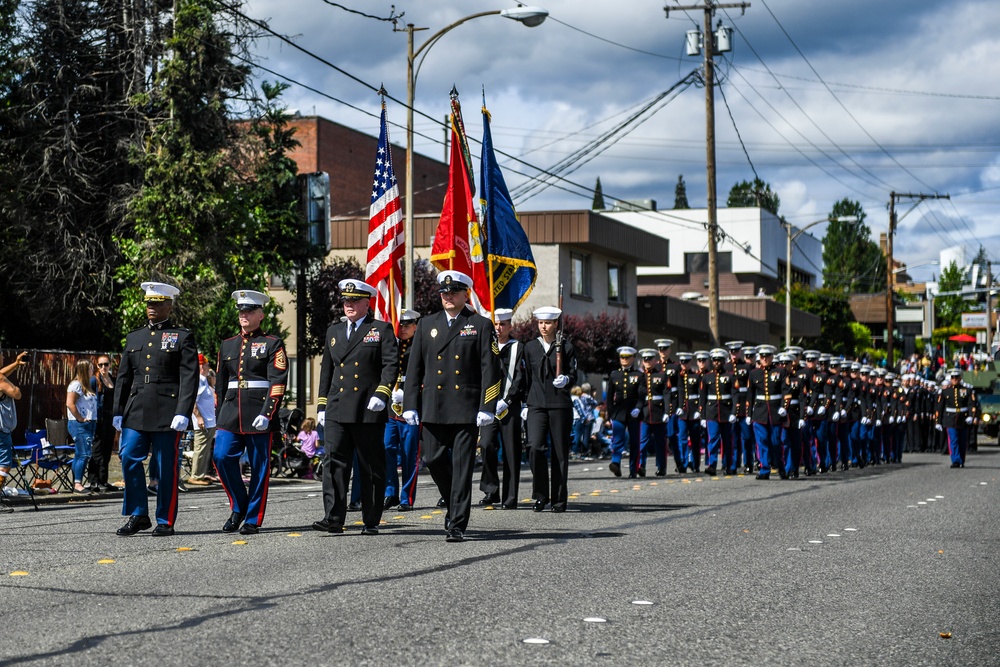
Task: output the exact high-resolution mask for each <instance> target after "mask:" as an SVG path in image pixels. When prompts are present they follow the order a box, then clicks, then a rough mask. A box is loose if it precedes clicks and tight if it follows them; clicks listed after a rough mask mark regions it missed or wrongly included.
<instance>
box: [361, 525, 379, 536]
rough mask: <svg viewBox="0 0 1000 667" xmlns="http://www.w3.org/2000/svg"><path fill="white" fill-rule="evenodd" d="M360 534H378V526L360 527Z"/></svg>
mask: <svg viewBox="0 0 1000 667" xmlns="http://www.w3.org/2000/svg"><path fill="white" fill-rule="evenodd" d="M361 534H362V535H378V526H365V527H364V528H362V529H361Z"/></svg>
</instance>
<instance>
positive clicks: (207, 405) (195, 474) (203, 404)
mask: <svg viewBox="0 0 1000 667" xmlns="http://www.w3.org/2000/svg"><path fill="white" fill-rule="evenodd" d="M198 369H199V372H200V374H199V376H198V394H197V396H195V399H194V413H193V414H192V417H193V420H192V423H193V425H194V451H193V453H192V454H193V455H192V456H191V476H190V477H188V479H187V481H186V482H185V483H186V484H188V485H190V486H208V485H209V484H211V483H212V479H210V478H209V463H211V461H212V444H213V443H214V442H215V373H213V372H212V366H211V364H209V363H208V359H206V358H205V355H204V354H199V355H198Z"/></svg>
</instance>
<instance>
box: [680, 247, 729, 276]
mask: <svg viewBox="0 0 1000 667" xmlns="http://www.w3.org/2000/svg"><path fill="white" fill-rule="evenodd" d="M715 258H716V262H717V263H718V265H719V267H718V268H719V273H732V272H733V253H731V252H720V253H717V254H716V256H715ZM684 273H708V253H707V252H686V253H684Z"/></svg>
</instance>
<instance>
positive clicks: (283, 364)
mask: <svg viewBox="0 0 1000 667" xmlns="http://www.w3.org/2000/svg"><path fill="white" fill-rule="evenodd" d="M274 367H275V368H277V369H278V370H279V371H283V370H285V369H287V368H288V359H287V358H286V357H285V349H284V348H278V351H277V353H275V355H274Z"/></svg>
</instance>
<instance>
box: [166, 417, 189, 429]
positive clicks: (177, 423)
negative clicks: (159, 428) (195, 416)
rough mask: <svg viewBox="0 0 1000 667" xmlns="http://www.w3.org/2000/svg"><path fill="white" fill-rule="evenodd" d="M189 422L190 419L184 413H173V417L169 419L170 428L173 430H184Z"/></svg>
mask: <svg viewBox="0 0 1000 667" xmlns="http://www.w3.org/2000/svg"><path fill="white" fill-rule="evenodd" d="M190 423H191V420H190V419H188V418H187V417H185V416H184V415H174V418H173V419H172V420H171V421H170V428H172V429H173V430H175V431H186V430H187V428H188V424H190Z"/></svg>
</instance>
